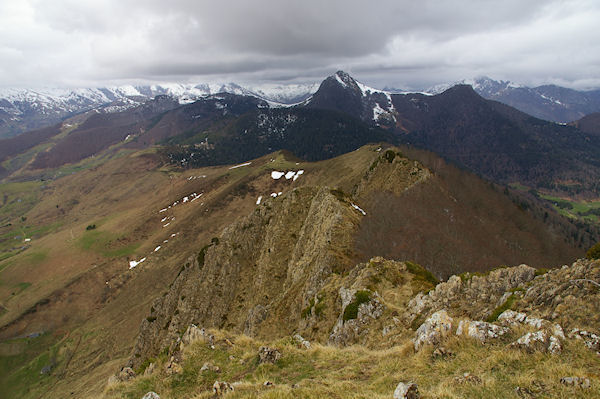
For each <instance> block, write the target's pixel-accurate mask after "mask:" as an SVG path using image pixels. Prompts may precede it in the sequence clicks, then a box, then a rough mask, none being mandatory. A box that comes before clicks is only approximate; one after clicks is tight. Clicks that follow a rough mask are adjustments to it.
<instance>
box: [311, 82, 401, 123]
mask: <svg viewBox="0 0 600 399" xmlns="http://www.w3.org/2000/svg"><path fill="white" fill-rule="evenodd" d="M306 107H308V108H322V109H331V110H335V111H340V112H344V113H346V114H349V115H351V116H354V117H357V118H359V119H361V120H362V121H363V122H366V123H369V124H375V125H379V126H381V125H393V124H394V123H395V122H396V119H395V116H394V114H395V110H394V106H393V104H392V100H391V97H390V94H389V93H387V92H384V91H381V90H377V89H374V88H372V87H369V86H366V85H364V84H362V83H360V82H358V81H357V80H355V79H354V78H353V77H352V76H350V75H349V74H348V73H346V72H344V71H341V70H340V71H337V72H336V73H335V74H333V75H331V76H329V77H327V78H326V79H325V80H324V81H323V82H322V83H321V86H320V87H319V90H317V92H316V93H315V94H313V96H312V98H311V99H310V101H308V102H307V103H306Z"/></svg>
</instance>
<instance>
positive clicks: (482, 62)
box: [0, 0, 600, 87]
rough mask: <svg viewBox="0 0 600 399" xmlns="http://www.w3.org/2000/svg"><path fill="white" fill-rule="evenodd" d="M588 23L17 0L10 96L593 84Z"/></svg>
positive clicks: (470, 12)
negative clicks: (128, 87)
mask: <svg viewBox="0 0 600 399" xmlns="http://www.w3.org/2000/svg"><path fill="white" fill-rule="evenodd" d="M6 4H8V6H7V5H6ZM11 13H12V14H15V15H16V16H17V17H18V18H16V20H17V21H18V23H13V22H11V21H12V20H15V18H12V17H13V16H15V15H11ZM590 18H591V20H592V21H593V20H600V5H598V4H597V2H594V1H592V0H589V1H585V0H573V1H558V0H553V1H540V2H537V1H536V2H532V1H529V2H523V1H522V0H518V1H517V0H505V1H502V2H498V1H489V0H461V1H433V0H430V1H419V2H416V1H414V0H402V1H398V0H380V1H377V2H366V1H359V0H345V1H343V0H331V1H322V0H321V1H317V0H304V1H302V2H300V1H281V0H254V1H243V0H239V1H221V2H214V1H209V0H200V1H198V0H172V1H169V2H166V1H164V0H147V1H144V2H140V1H137V0H87V1H80V0H56V1H52V2H48V1H43V0H8V3H5V5H0V54H1V55H3V56H2V62H1V63H0V70H1V71H2V72H3V76H2V77H0V85H4V86H7V85H15V83H17V84H20V85H30V86H31V85H35V84H37V85H39V84H73V82H85V81H89V82H94V83H98V84H102V82H104V81H117V80H118V81H127V80H140V79H142V80H143V79H145V80H164V79H166V78H175V79H181V80H190V79H196V80H198V81H202V80H204V79H213V78H214V79H216V78H218V77H226V78H228V79H231V80H238V81H242V80H253V79H255V80H268V79H273V80H277V79H281V78H285V79H289V80H307V79H311V78H314V79H315V80H316V79H320V78H322V77H323V76H324V75H327V74H330V73H332V72H333V71H334V70H335V69H338V68H343V69H348V70H349V71H350V72H353V73H355V74H357V77H358V78H359V79H362V80H365V81H366V82H367V83H369V84H373V85H375V84H377V85H403V86H407V87H409V86H410V87H416V86H418V85H428V84H434V83H440V82H442V81H445V80H458V79H462V78H468V77H473V76H475V75H480V74H486V75H491V76H494V77H499V78H500V77H501V78H505V79H511V80H514V81H523V82H525V83H528V82H533V81H561V82H563V83H566V84H571V85H575V84H582V82H587V83H586V84H590V82H596V81H597V80H598V79H599V75H600V71H599V67H598V65H600V59H599V57H600V51H599V50H600V48H598V43H600V40H599V39H600V37H599V34H598V33H597V30H596V29H590V24H591V26H595V23H591V22H590ZM4 55H6V57H5V56H4ZM561 55H562V56H561ZM561 57H562V58H561ZM536 79H537V80H536ZM576 82H579V83H576Z"/></svg>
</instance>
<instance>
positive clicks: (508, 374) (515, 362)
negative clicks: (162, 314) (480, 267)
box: [105, 331, 600, 399]
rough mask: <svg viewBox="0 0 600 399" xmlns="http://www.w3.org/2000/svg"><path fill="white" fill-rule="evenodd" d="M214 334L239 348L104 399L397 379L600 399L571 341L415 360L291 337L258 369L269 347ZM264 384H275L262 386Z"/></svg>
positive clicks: (342, 388)
mask: <svg viewBox="0 0 600 399" xmlns="http://www.w3.org/2000/svg"><path fill="white" fill-rule="evenodd" d="M214 333H215V335H216V337H217V341H219V339H220V338H222V337H225V336H226V337H228V339H230V340H231V341H233V342H234V346H233V347H231V348H230V347H227V346H226V345H220V344H217V346H216V349H214V350H212V349H210V348H209V347H208V346H207V345H206V344H204V343H195V344H193V345H191V346H190V347H188V348H186V349H185V351H184V356H185V357H184V358H185V361H184V371H183V374H182V375H179V376H166V375H165V374H164V372H163V371H162V367H163V364H164V363H163V362H164V360H159V361H158V369H157V370H158V371H157V372H155V373H154V374H153V375H152V376H149V377H138V378H136V379H135V380H134V381H133V382H129V383H122V384H118V385H116V386H112V387H110V388H107V390H106V392H105V398H107V399H108V398H140V397H142V396H143V395H144V394H145V393H146V392H148V391H151V390H153V391H155V392H157V393H159V395H160V396H161V398H163V399H169V398H195V399H200V398H210V397H212V393H211V386H212V383H213V382H214V381H215V380H219V381H228V382H230V383H234V382H235V383H236V384H235V391H234V392H232V393H230V394H228V395H227V396H226V397H229V398H232V399H234V398H323V397H331V398H389V397H391V394H392V393H393V391H394V389H395V387H396V385H397V383H398V382H399V381H415V382H417V383H418V385H419V390H420V392H421V394H422V397H424V398H492V397H495V398H517V397H518V396H517V394H516V393H515V388H516V387H517V386H519V387H521V388H527V389H529V390H531V391H532V392H535V393H536V394H537V395H538V396H539V397H548V398H567V397H581V398H595V397H598V395H600V379H599V378H598V375H597V367H598V360H597V355H596V354H595V353H593V352H592V351H589V350H588V349H586V348H584V346H583V345H582V344H581V343H579V342H568V343H567V344H566V346H565V352H564V353H563V354H562V355H558V356H556V355H550V354H543V353H534V354H527V353H525V352H522V351H520V350H517V349H508V348H507V346H506V342H504V341H502V342H497V343H494V344H488V345H485V346H484V345H482V344H479V343H478V342H476V341H473V340H470V339H464V338H457V337H454V338H451V339H450V340H449V341H448V342H447V345H446V347H447V348H448V349H450V350H451V351H453V352H455V356H453V357H450V358H446V359H439V360H433V359H432V358H431V352H432V349H431V348H426V349H425V350H423V351H421V352H419V353H416V354H415V353H414V352H413V349H412V343H411V342H410V340H408V339H407V340H405V341H404V343H402V344H401V345H398V346H395V347H392V348H390V349H386V350H369V349H366V348H365V347H362V346H352V347H348V348H334V347H331V346H322V345H318V344H314V345H313V347H312V348H311V349H309V350H306V349H299V348H298V347H297V346H296V345H295V344H294V343H293V341H292V340H291V339H289V338H287V339H281V340H278V341H276V342H272V343H269V345H270V346H274V347H277V348H279V349H280V350H281V351H282V353H283V357H282V359H281V360H280V361H279V362H278V363H277V364H275V365H266V364H263V365H259V364H258V361H257V352H258V347H259V346H261V345H264V344H265V342H262V341H255V340H253V339H251V338H248V337H245V336H236V335H233V334H228V333H226V332H223V331H214ZM229 356H234V359H233V360H230V358H229ZM240 360H241V361H242V362H240ZM204 362H210V363H212V364H213V365H217V366H219V367H220V368H221V371H220V372H219V373H214V372H204V373H201V372H199V368H200V367H201V366H202V364H203V363H204ZM466 372H469V373H471V374H473V375H476V376H478V377H479V378H481V381H482V383H481V384H477V383H458V382H456V380H455V377H460V376H462V375H463V374H464V373H466ZM563 376H586V377H588V378H590V380H591V383H592V387H591V388H590V389H587V390H583V389H580V388H574V387H566V386H563V385H561V384H560V382H559V380H560V378H561V377H563ZM265 381H271V382H273V383H274V386H273V387H265V386H264V385H263V383H264V382H265Z"/></svg>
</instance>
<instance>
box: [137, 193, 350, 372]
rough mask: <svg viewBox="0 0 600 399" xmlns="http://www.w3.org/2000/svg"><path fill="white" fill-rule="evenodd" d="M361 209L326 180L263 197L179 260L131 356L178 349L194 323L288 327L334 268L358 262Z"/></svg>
mask: <svg viewBox="0 0 600 399" xmlns="http://www.w3.org/2000/svg"><path fill="white" fill-rule="evenodd" d="M361 217H362V215H360V214H358V213H357V212H356V211H355V210H354V209H353V208H352V207H351V206H350V204H349V201H347V200H346V199H345V198H344V197H341V196H340V195H339V194H338V193H336V192H333V191H332V190H330V189H329V188H326V187H323V188H312V187H303V188H298V189H294V190H292V191H290V192H288V193H286V194H284V195H282V196H279V197H277V198H275V199H272V200H268V201H265V202H263V203H262V204H261V205H260V206H258V207H257V208H256V210H255V211H254V212H253V213H252V214H250V215H249V216H247V217H245V218H242V219H240V220H239V221H238V222H236V223H234V224H233V225H231V226H229V227H228V228H226V229H225V230H224V231H223V234H222V235H221V237H220V238H219V239H215V240H213V243H212V244H211V245H210V246H209V247H207V248H206V249H205V250H203V252H202V253H201V254H200V255H199V256H198V257H194V258H191V259H189V261H188V263H187V264H186V265H185V266H184V267H182V270H181V272H180V274H179V276H178V277H177V278H176V279H175V281H174V282H173V284H172V286H171V289H170V291H169V292H168V293H167V294H166V295H165V296H164V297H162V298H159V299H157V300H156V301H155V302H154V303H153V305H152V312H151V314H150V316H149V317H148V318H147V319H145V320H144V321H143V322H142V325H141V327H140V335H139V338H138V340H137V342H136V345H135V348H134V353H133V356H132V357H131V359H130V362H129V364H130V365H132V366H133V367H137V366H139V364H141V362H142V361H143V359H146V358H148V357H150V356H155V355H156V353H158V352H159V351H160V350H161V349H162V348H164V347H171V349H172V350H173V349H174V348H173V347H172V345H173V344H172V343H173V342H175V341H176V340H177V338H178V337H179V334H180V332H181V331H184V330H185V329H186V328H187V327H188V326H189V325H190V324H196V325H202V326H205V327H208V328H215V327H216V328H228V329H233V330H237V331H240V332H241V331H243V332H245V333H247V334H250V335H253V336H269V337H272V336H282V335H286V334H291V333H292V332H293V331H294V330H295V329H297V327H298V325H299V323H300V321H301V311H302V309H303V308H304V307H305V306H306V304H308V303H309V302H310V300H311V299H313V298H314V297H315V296H316V295H317V294H318V292H319V291H320V289H321V288H322V287H323V286H324V285H325V284H326V282H327V279H328V278H329V276H331V274H332V273H334V272H337V273H339V272H342V271H344V270H347V269H349V268H350V267H353V264H352V261H351V260H350V258H349V257H348V255H346V254H347V253H348V251H349V248H350V247H351V240H352V234H353V232H354V230H355V228H356V226H357V223H358V221H359V220H360V218H361ZM190 334H195V335H194V336H197V335H198V334H199V332H197V331H195V330H194V332H191V331H190ZM189 339H193V337H191V336H190V337H189ZM186 340H188V338H187V337H186Z"/></svg>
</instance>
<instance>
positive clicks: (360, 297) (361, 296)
mask: <svg viewBox="0 0 600 399" xmlns="http://www.w3.org/2000/svg"><path fill="white" fill-rule="evenodd" d="M370 300H371V292H370V291H366V290H360V291H356V293H355V294H354V300H353V301H352V302H350V303H349V304H348V306H346V309H344V316H343V317H342V318H343V320H344V321H348V320H352V319H356V318H357V317H358V307H359V306H360V305H361V304H363V303H366V302H369V301H370Z"/></svg>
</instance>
